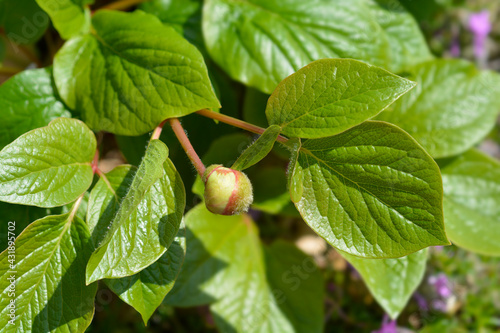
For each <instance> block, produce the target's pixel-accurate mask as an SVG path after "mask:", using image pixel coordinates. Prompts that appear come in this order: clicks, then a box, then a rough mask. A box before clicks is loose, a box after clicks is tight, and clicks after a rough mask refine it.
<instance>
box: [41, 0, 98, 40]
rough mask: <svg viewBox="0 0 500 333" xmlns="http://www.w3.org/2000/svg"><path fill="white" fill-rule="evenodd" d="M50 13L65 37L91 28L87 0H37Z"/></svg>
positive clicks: (53, 21)
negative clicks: (86, 5)
mask: <svg viewBox="0 0 500 333" xmlns="http://www.w3.org/2000/svg"><path fill="white" fill-rule="evenodd" d="M36 2H37V3H38V5H39V6H40V7H42V9H43V10H44V11H45V12H47V14H49V16H50V18H51V20H52V23H53V24H54V26H55V27H56V29H57V31H58V32H59V34H60V35H61V37H62V38H63V39H69V38H71V37H74V36H77V35H79V34H82V33H87V32H89V30H90V10H89V8H88V7H84V5H85V3H86V2H87V3H89V2H90V3H92V2H93V1H86V0H57V1H54V0H36Z"/></svg>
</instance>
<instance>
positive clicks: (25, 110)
mask: <svg viewBox="0 0 500 333" xmlns="http://www.w3.org/2000/svg"><path fill="white" fill-rule="evenodd" d="M58 117H71V113H70V111H69V110H68V109H67V108H66V106H65V105H64V104H63V103H62V102H61V101H60V99H59V97H58V96H57V93H56V91H55V90H54V86H53V81H52V70H51V69H50V68H41V69H32V70H26V71H24V72H21V73H20V74H18V75H16V76H14V77H12V78H11V79H10V80H8V81H6V82H5V83H3V84H2V85H1V86H0V118H1V119H2V127H1V128H0V148H3V147H5V146H6V145H7V144H9V143H11V142H12V141H14V140H15V139H16V138H18V137H19V136H21V135H22V134H24V133H26V132H28V131H30V130H32V129H35V128H38V127H42V126H46V125H47V124H48V123H49V122H50V121H51V120H54V119H55V118H58Z"/></svg>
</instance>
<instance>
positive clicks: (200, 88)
mask: <svg viewBox="0 0 500 333" xmlns="http://www.w3.org/2000/svg"><path fill="white" fill-rule="evenodd" d="M92 24H93V28H94V29H95V32H94V33H93V34H92V35H86V36H81V37H77V38H74V39H72V40H70V41H68V42H67V43H66V44H65V45H64V46H63V48H62V49H61V50H60V51H59V52H58V54H57V56H56V57H55V59H54V77H55V82H56V85H57V87H58V90H59V92H60V94H61V96H62V98H63V99H64V101H65V102H66V103H67V104H68V105H69V106H70V107H71V108H74V109H76V110H77V111H79V112H81V114H82V117H83V119H84V120H85V122H86V123H87V124H89V126H90V127H91V128H92V129H94V130H106V131H108V132H112V133H115V134H122V135H140V134H144V133H146V132H148V131H151V130H152V129H153V128H154V127H156V126H157V125H158V124H159V123H160V122H161V121H163V120H164V119H166V118H172V117H181V116H184V115H187V114H189V113H192V112H195V111H197V110H200V109H203V108H218V107H219V102H218V100H217V98H216V97H215V94H214V92H213V89H212V86H211V83H210V80H209V78H208V74H207V69H206V66H205V63H204V61H203V57H202V55H201V54H200V52H199V51H198V50H197V49H196V48H195V47H194V46H193V45H191V44H189V42H187V41H186V40H185V39H184V38H182V36H180V35H178V34H177V32H175V30H174V29H173V28H171V27H168V26H165V25H163V24H162V23H161V22H160V21H159V20H158V19H157V18H156V17H155V16H153V15H149V14H145V13H143V12H140V11H137V12H134V13H120V12H115V11H99V12H97V13H96V14H95V15H94V16H93V19H92Z"/></svg>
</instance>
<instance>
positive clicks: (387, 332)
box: [372, 315, 398, 333]
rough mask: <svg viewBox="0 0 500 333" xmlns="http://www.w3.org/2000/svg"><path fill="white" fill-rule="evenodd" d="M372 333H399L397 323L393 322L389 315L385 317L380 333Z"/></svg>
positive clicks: (374, 332) (373, 332)
mask: <svg viewBox="0 0 500 333" xmlns="http://www.w3.org/2000/svg"><path fill="white" fill-rule="evenodd" d="M372 333H398V328H397V326H396V321H395V320H391V319H390V318H389V316H388V315H384V319H383V320H382V326H380V329H379V330H378V331H372Z"/></svg>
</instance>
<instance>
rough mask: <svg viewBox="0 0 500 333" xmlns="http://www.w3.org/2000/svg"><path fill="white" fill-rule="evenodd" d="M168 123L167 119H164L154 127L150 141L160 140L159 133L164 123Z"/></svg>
mask: <svg viewBox="0 0 500 333" xmlns="http://www.w3.org/2000/svg"><path fill="white" fill-rule="evenodd" d="M167 121H168V119H165V120H164V121H162V122H161V123H160V125H158V126H156V128H155V130H154V131H153V134H151V140H158V139H160V135H161V131H163V126H165V123H166V122H167Z"/></svg>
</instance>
